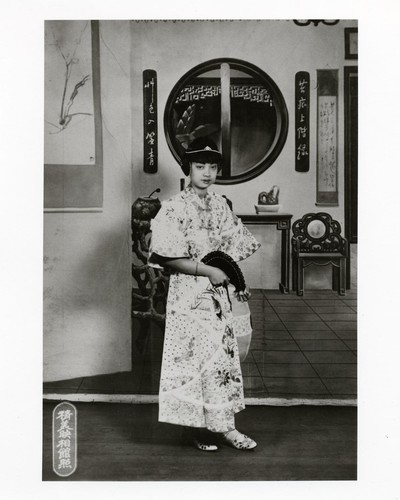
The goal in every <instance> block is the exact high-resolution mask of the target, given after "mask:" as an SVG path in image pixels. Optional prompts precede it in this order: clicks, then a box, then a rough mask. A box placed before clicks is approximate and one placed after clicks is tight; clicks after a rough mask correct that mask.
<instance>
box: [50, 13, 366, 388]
mask: <svg viewBox="0 0 400 500" xmlns="http://www.w3.org/2000/svg"><path fill="white" fill-rule="evenodd" d="M345 26H356V23H355V22H349V21H347V22H343V21H342V22H341V23H340V24H339V25H338V26H334V27H324V26H319V27H317V28H315V27H311V26H310V27H307V28H300V27H297V26H295V25H294V24H293V23H292V22H291V21H270V22H268V21H260V22H250V21H242V22H237V21H233V22H219V21H216V22H185V23H183V22H176V23H174V22H161V21H160V22H158V23H156V22H135V21H133V22H129V21H101V22H100V50H101V52H100V67H101V104H102V113H103V148H104V209H103V212H102V213H62V214H60V213H46V214H45V216H44V227H45V234H44V351H43V356H44V380H45V381H51V380H60V379H67V378H73V377H80V376H89V375H95V374H99V373H111V372H117V371H123V370H129V369H130V367H131V355H130V353H131V332H130V290H131V274H130V262H131V242H130V206H131V203H132V201H133V200H134V199H136V197H137V196H139V195H143V194H149V193H150V192H151V191H152V190H153V189H155V188H156V187H161V188H162V193H161V194H160V197H161V199H165V198H167V197H169V196H171V195H172V194H174V193H176V192H177V191H178V190H179V179H180V178H181V177H182V176H183V175H182V172H181V170H180V168H179V167H178V165H177V163H176V162H175V160H174V158H173V156H172V154H171V153H170V151H169V149H168V146H167V144H166V141H165V136H164V130H163V113H164V108H165V104H166V101H167V98H168V95H169V93H170V91H171V90H172V88H173V86H174V85H175V83H176V82H177V80H178V79H179V78H180V77H181V76H182V75H183V74H184V73H186V72H187V71H188V70H189V69H191V68H192V67H193V66H195V65H197V64H199V63H201V62H204V61H207V60H209V59H213V58H217V57H233V58H238V59H244V60H246V61H248V62H250V63H253V64H255V65H257V66H259V67H260V68H261V69H263V70H264V71H265V72H267V73H268V74H269V75H270V76H271V77H272V78H273V79H274V80H275V82H276V83H277V84H278V86H279V87H280V89H281V91H282V93H283V95H284V97H285V100H286V104H287V107H288V111H289V121H290V124H289V125H290V128H289V134H288V139H287V142H286V145H285V147H284V149H283V151H282V153H281V155H280V156H279V158H278V159H277V160H276V162H275V163H274V164H273V165H272V167H270V168H269V169H268V170H267V171H266V172H264V173H263V174H262V175H260V176H259V177H257V178H256V179H253V180H252V181H249V182H246V183H245V184H239V185H235V186H215V187H214V188H215V190H216V191H217V192H220V193H223V194H226V195H227V196H228V197H229V198H231V199H232V201H233V203H234V207H235V210H236V211H237V212H252V211H253V204H254V202H255V200H256V198H257V194H258V193H259V192H260V191H264V190H266V189H269V188H270V187H271V186H272V185H273V184H278V185H279V186H280V188H281V199H280V202H281V204H282V210H284V211H287V212H291V213H293V214H294V218H297V217H300V216H301V215H302V214H304V213H305V212H307V211H315V210H316V207H315V184H316V167H315V155H316V148H315V136H316V130H315V117H316V91H315V89H312V91H311V122H310V123H311V126H312V128H311V136H310V137H311V148H310V149H311V158H310V160H311V162H310V172H308V173H305V174H300V173H296V172H295V170H294V125H293V108H294V75H295V73H296V72H297V71H300V70H305V71H309V72H310V75H311V79H312V80H314V82H315V77H316V71H315V70H316V69H324V68H332V69H339V193H340V198H339V207H337V208H335V207H332V208H329V212H330V213H331V214H332V215H333V216H334V217H336V218H338V219H339V221H340V222H342V223H343V221H344V207H343V181H344V180H343V161H344V160H343V66H344V65H346V64H347V65H350V64H354V62H353V61H347V62H345V61H344V56H343V54H344V33H343V32H344V29H343V28H344V27H345ZM144 69H155V70H156V71H157V74H158V109H159V171H158V173H157V174H144V173H143V160H142V158H143V124H142V120H143V108H142V101H143V94H142V71H143V70H144ZM243 193H245V195H243ZM253 232H254V234H256V236H257V237H258V238H259V239H260V241H261V242H262V244H263V247H262V249H261V250H260V251H258V252H257V253H256V254H255V255H254V256H252V257H251V258H250V259H248V261H247V262H245V263H243V270H244V272H245V274H246V276H247V280H248V282H249V283H250V285H251V286H253V287H265V288H276V287H277V284H278V279H279V269H280V262H279V245H280V241H279V235H278V233H277V232H276V231H275V230H274V229H273V228H263V229H261V228H254V230H253ZM310 276H311V279H310ZM309 285H311V286H313V285H318V286H323V287H326V288H328V287H329V286H330V274H329V273H327V272H326V271H325V270H322V271H319V272H317V273H314V274H313V275H310V273H309V279H308V284H307V282H306V286H309Z"/></svg>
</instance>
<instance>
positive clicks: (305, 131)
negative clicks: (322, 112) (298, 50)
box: [295, 71, 310, 172]
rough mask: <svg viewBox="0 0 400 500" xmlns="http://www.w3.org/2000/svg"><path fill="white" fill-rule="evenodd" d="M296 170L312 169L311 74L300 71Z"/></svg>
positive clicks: (297, 102) (296, 118) (305, 170)
mask: <svg viewBox="0 0 400 500" xmlns="http://www.w3.org/2000/svg"><path fill="white" fill-rule="evenodd" d="M295 105H296V110H295V127H296V130H295V137H296V140H295V147H296V151H295V155H296V156H295V158H296V160H295V169H296V172H308V170H309V169H310V155H309V153H310V127H309V123H310V73H308V72H307V71H299V72H298V73H296V78H295Z"/></svg>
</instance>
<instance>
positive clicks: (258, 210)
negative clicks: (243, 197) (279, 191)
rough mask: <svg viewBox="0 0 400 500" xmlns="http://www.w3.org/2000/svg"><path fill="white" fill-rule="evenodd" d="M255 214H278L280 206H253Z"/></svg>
mask: <svg viewBox="0 0 400 500" xmlns="http://www.w3.org/2000/svg"><path fill="white" fill-rule="evenodd" d="M254 207H255V209H256V213H257V214H261V213H263V212H279V210H280V208H281V206H280V205H254Z"/></svg>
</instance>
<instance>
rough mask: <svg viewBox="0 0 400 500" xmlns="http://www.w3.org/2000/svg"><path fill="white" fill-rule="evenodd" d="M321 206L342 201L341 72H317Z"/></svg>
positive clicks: (318, 171)
mask: <svg viewBox="0 0 400 500" xmlns="http://www.w3.org/2000/svg"><path fill="white" fill-rule="evenodd" d="M317 88H318V93H317V99H318V103H317V109H318V122H317V130H318V132H317V135H318V138H317V203H316V204H317V205H325V206H337V205H338V204H339V202H338V163H337V148H338V70H337V69H332V70H317Z"/></svg>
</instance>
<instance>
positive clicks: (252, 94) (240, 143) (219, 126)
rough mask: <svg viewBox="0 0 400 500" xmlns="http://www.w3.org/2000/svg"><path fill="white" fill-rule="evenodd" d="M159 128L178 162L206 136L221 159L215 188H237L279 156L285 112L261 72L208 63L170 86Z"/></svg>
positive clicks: (238, 64) (232, 63)
mask: <svg viewBox="0 0 400 500" xmlns="http://www.w3.org/2000/svg"><path fill="white" fill-rule="evenodd" d="M164 129H165V135H166V138H167V142H168V146H169V148H170V150H171V152H172V154H173V155H174V157H175V159H176V160H177V161H178V162H179V163H181V159H182V158H183V156H184V153H185V150H186V148H187V147H188V145H189V144H190V142H191V141H192V140H194V139H195V138H197V137H202V136H209V137H211V138H212V139H213V140H214V141H215V142H216V143H217V144H218V146H219V149H220V151H221V152H222V156H223V165H222V170H221V172H220V174H219V175H218V178H217V184H237V183H239V182H244V181H247V180H250V179H252V178H254V177H256V176H258V175H260V174H261V173H262V172H264V171H265V170H266V169H267V168H269V167H270V166H271V165H272V164H273V162H274V161H275V160H276V158H277V157H278V156H279V154H280V152H281V151H282V148H283V146H284V144H285V142H286V137H287V131H288V113H287V108H286V104H285V100H284V98H283V95H282V93H281V91H280V90H279V88H278V86H277V85H276V83H275V82H274V81H273V80H272V79H271V78H270V77H269V76H268V75H267V74H266V73H264V72H263V71H262V70H261V69H259V68H257V67H256V66H254V65H253V64H250V63H248V62H245V61H241V60H239V59H227V58H224V59H213V60H211V61H208V62H205V63H202V64H200V65H198V66H196V67H195V68H193V69H192V70H190V71H188V72H187V73H186V74H185V75H184V76H183V77H182V78H181V79H180V80H179V81H178V83H177V84H176V85H175V86H174V88H173V89H172V91H171V93H170V95H169V98H168V101H167V105H166V108H165V114H164Z"/></svg>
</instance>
